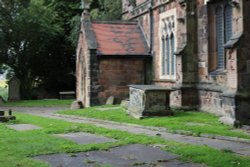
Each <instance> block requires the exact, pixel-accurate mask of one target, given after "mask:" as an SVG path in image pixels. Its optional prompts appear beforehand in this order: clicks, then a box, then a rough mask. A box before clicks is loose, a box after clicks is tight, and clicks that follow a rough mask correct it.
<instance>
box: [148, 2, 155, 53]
mask: <svg viewBox="0 0 250 167" xmlns="http://www.w3.org/2000/svg"><path fill="white" fill-rule="evenodd" d="M148 10H149V20H150V23H149V24H150V41H149V53H151V54H153V46H154V17H153V0H150V3H149V6H148Z"/></svg>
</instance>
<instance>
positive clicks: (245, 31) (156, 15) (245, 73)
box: [124, 0, 250, 124]
mask: <svg viewBox="0 0 250 167" xmlns="http://www.w3.org/2000/svg"><path fill="white" fill-rule="evenodd" d="M223 1H224V2H225V3H226V2H228V1H226V0H221V1H215V0H196V1H184V3H180V2H182V1H177V0H154V1H153V4H152V5H153V6H152V8H148V7H145V6H146V5H147V6H150V5H149V4H150V1H147V2H144V3H142V4H141V5H138V6H137V7H136V8H134V9H133V10H131V11H130V12H127V13H124V18H127V19H131V20H136V19H137V20H139V22H140V25H141V26H142V29H143V30H144V32H145V36H146V39H147V40H148V44H150V32H151V31H152V32H153V40H152V41H153V46H152V48H153V52H152V53H153V83H154V84H156V85H161V86H168V87H176V88H178V89H179V90H177V91H175V92H173V93H172V94H171V105H173V106H182V107H183V106H184V107H188V106H190V107H191V106H193V107H197V106H198V108H199V109H201V110H204V111H208V112H212V113H215V114H217V115H220V116H222V121H223V122H225V123H229V124H232V123H234V121H235V120H236V119H237V120H243V121H245V122H249V124H250V121H249V118H250V112H249V110H250V100H249V99H250V98H249V96H250V58H249V53H250V45H249V41H250V17H249V16H250V10H249V9H250V1H249V0H242V1H237V2H239V3H238V4H237V3H235V5H234V6H233V8H232V10H233V13H232V14H233V15H232V23H233V25H232V30H233V37H234V39H232V41H231V42H235V41H236V40H238V42H235V43H234V44H233V45H232V46H230V47H226V48H225V69H224V70H216V68H217V67H215V66H216V65H214V62H213V61H214V60H212V59H211V58H212V57H214V56H215V55H216V53H215V52H216V48H215V47H214V45H215V42H214V41H215V38H216V35H215V34H216V33H215V27H212V26H211V25H212V24H211V23H213V22H215V17H214V15H215V5H213V4H215V3H219V2H223ZM138 2H139V1H138ZM137 4H139V3H137ZM174 8H175V9H176V11H177V18H178V19H177V22H176V27H177V29H178V31H177V37H178V38H177V52H179V53H178V55H177V57H176V70H177V74H176V79H175V80H166V79H161V77H160V72H161V71H160V66H161V64H160V63H161V59H160V57H161V53H160V52H161V48H160V40H161V39H160V35H159V34H160V31H159V30H160V27H159V25H160V24H159V23H160V14H161V13H164V12H168V11H170V10H171V9H174ZM150 11H152V13H153V18H152V19H153V21H152V22H153V29H150ZM237 36H239V39H236V37H237ZM183 46H186V47H183ZM180 48H182V49H180Z"/></svg>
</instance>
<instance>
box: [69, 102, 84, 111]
mask: <svg viewBox="0 0 250 167" xmlns="http://www.w3.org/2000/svg"><path fill="white" fill-rule="evenodd" d="M81 108H84V107H83V104H82V102H81V101H73V102H72V103H71V106H70V109H71V110H77V109H81Z"/></svg>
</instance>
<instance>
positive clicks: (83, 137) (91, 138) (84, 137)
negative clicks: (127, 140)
mask: <svg viewBox="0 0 250 167" xmlns="http://www.w3.org/2000/svg"><path fill="white" fill-rule="evenodd" d="M56 136H58V137H62V138H65V139H69V140H72V141H74V142H76V143H78V144H97V143H106V142H115V141H117V140H115V139H111V138H107V137H104V136H99V135H94V134H90V133H84V132H79V133H67V134H56Z"/></svg>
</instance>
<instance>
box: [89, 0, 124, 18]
mask: <svg viewBox="0 0 250 167" xmlns="http://www.w3.org/2000/svg"><path fill="white" fill-rule="evenodd" d="M90 10H91V11H90V15H91V18H92V19H94V20H120V19H121V13H122V1H121V0H115V1H114V0H93V1H92V3H91V5H90Z"/></svg>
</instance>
